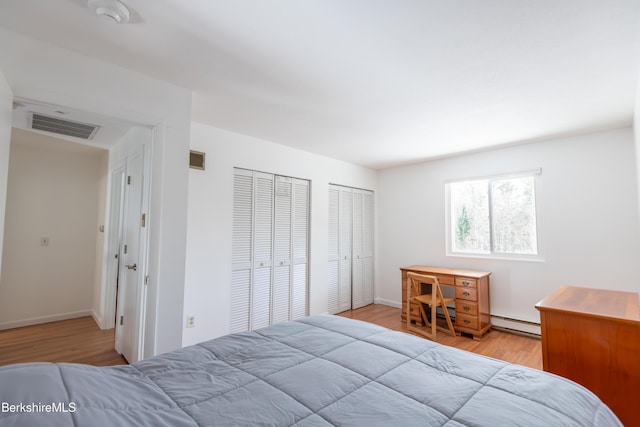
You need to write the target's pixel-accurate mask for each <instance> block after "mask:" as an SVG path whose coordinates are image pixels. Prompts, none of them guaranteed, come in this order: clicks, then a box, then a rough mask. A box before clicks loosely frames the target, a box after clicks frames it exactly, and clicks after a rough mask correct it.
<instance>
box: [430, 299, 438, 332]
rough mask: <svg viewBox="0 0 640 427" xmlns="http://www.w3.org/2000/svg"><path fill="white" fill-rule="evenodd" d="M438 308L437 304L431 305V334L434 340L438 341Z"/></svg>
mask: <svg viewBox="0 0 640 427" xmlns="http://www.w3.org/2000/svg"><path fill="white" fill-rule="evenodd" d="M437 308H438V307H437V306H436V305H435V304H431V334H432V335H433V339H434V340H435V339H436V328H437V327H438V318H437V317H436V309H437Z"/></svg>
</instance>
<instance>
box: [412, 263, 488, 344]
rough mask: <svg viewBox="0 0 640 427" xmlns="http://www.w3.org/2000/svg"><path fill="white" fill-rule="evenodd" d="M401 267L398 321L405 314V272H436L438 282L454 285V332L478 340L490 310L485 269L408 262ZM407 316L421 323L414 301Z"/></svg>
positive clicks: (430, 273)
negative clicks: (431, 265)
mask: <svg viewBox="0 0 640 427" xmlns="http://www.w3.org/2000/svg"><path fill="white" fill-rule="evenodd" d="M400 271H402V321H403V322H404V321H406V316H407V272H409V271H412V272H415V273H419V274H428V275H431V276H436V277H437V278H438V282H440V284H441V285H445V286H446V285H449V286H454V287H455V299H456V322H455V328H456V331H458V332H464V333H467V334H471V335H473V339H475V340H480V339H481V338H482V335H484V334H485V333H486V332H487V331H488V330H489V329H491V310H490V301H489V276H490V275H491V273H490V272H487V271H474V270H456V269H451V268H441V267H427V266H424V265H412V266H409V267H402V268H400ZM408 312H409V315H410V316H411V320H413V321H415V322H416V323H417V324H422V319H421V318H420V312H419V311H418V307H417V303H412V305H411V307H410V308H409V310H408Z"/></svg>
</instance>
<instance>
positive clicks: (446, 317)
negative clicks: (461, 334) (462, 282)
mask: <svg viewBox="0 0 640 427" xmlns="http://www.w3.org/2000/svg"><path fill="white" fill-rule="evenodd" d="M442 311H444V317H445V319H447V326H448V327H449V331H450V332H451V335H453V336H454V337H455V336H457V334H456V330H455V328H454V327H453V323H452V322H451V316H449V310H447V305H446V304H445V303H444V302H442Z"/></svg>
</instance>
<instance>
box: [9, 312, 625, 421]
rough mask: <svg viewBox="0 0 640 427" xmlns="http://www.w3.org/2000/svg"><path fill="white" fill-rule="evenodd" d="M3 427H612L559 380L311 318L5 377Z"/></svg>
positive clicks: (592, 400)
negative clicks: (132, 356)
mask: <svg viewBox="0 0 640 427" xmlns="http://www.w3.org/2000/svg"><path fill="white" fill-rule="evenodd" d="M0 404H1V405H2V410H1V411H0V425H2V426H29V427H32V426H195V425H199V426H207V425H216V426H218V425H220V426H223V425H228V426H261V425H274V426H291V425H295V426H328V425H353V426H394V425H395V426H451V427H453V426H545V427H546V426H581V427H583V426H606V427H611V426H619V425H621V424H620V422H619V421H618V420H617V419H616V417H615V416H614V415H613V413H612V412H611V411H610V410H609V409H608V408H607V407H606V406H605V405H604V404H603V403H602V402H601V401H600V400H599V399H598V398H597V397H596V396H594V395H593V394H592V393H590V392H589V391H588V390H586V389H585V388H583V387H581V386H579V385H577V384H575V383H573V382H571V381H568V380H566V379H563V378H560V377H557V376H554V375H551V374H547V373H544V372H540V371H537V370H534V369H529V368H525V367H522V366H517V365H511V364H508V363H504V362H501V361H498V360H494V359H489V358H485V357H482V356H477V355H474V354H471V353H467V352H464V351H460V350H457V349H454V348H450V347H446V346H442V345H439V344H436V343H433V342H431V341H427V340H424V339H422V338H417V337H414V336H411V335H407V334H404V333H400V332H393V331H390V330H388V329H385V328H381V327H379V326H375V325H372V324H369V323H364V322H358V321H354V320H350V319H345V318H341V317H336V316H314V317H308V318H304V319H300V320H297V321H293V322H287V323H281V324H277V325H274V326H270V327H268V328H264V329H260V330H257V331H253V332H244V333H239V334H234V335H227V336H224V337H221V338H217V339H214V340H211V341H207V342H203V343H201V344H198V345H195V346H192V347H187V348H183V349H180V350H177V351H173V352H170V353H167V354H163V355H161V356H158V357H155V358H152V359H148V360H143V361H140V362H137V363H134V364H132V365H129V366H118V367H92V366H85V365H76V364H64V363H63V364H49V363H30V364H20V365H11V366H5V367H0Z"/></svg>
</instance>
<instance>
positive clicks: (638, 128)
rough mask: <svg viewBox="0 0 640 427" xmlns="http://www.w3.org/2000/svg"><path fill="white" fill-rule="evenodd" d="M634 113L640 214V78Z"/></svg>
mask: <svg viewBox="0 0 640 427" xmlns="http://www.w3.org/2000/svg"><path fill="white" fill-rule="evenodd" d="M633 113H634V114H633V133H634V137H635V142H636V144H635V147H636V149H635V151H636V178H637V180H638V212H639V215H640V79H639V80H638V89H637V93H636V105H635V109H634V112H633Z"/></svg>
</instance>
